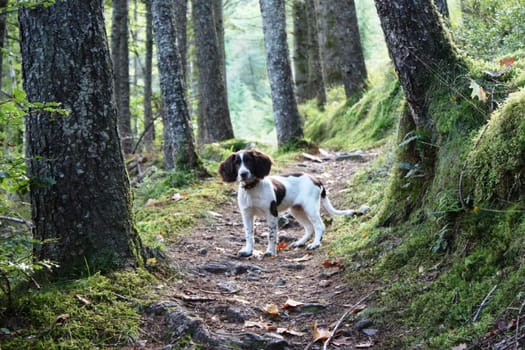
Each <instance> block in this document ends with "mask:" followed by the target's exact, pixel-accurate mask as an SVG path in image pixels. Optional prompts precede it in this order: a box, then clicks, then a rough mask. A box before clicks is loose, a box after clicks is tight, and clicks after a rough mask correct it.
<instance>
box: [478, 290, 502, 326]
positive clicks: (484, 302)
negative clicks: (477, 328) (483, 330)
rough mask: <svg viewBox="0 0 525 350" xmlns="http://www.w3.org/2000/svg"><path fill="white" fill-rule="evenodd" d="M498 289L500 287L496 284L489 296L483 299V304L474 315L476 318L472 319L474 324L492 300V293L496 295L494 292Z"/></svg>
mask: <svg viewBox="0 0 525 350" xmlns="http://www.w3.org/2000/svg"><path fill="white" fill-rule="evenodd" d="M496 288H498V285H497V284H496V285H495V286H494V287H492V289H491V290H490V292H489V293H488V294H487V296H486V297H485V299H483V301H482V302H481V304H479V307H478V310H477V311H476V313H475V314H474V317H472V322H476V321H477V320H478V317H479V314H480V313H481V310H482V309H483V308H484V307H485V306H486V305H487V304H488V302H489V299H490V296H491V295H492V293H494V291H495V290H496Z"/></svg>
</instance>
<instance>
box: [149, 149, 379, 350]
mask: <svg viewBox="0 0 525 350" xmlns="http://www.w3.org/2000/svg"><path fill="white" fill-rule="evenodd" d="M376 155H377V153H376V151H367V152H359V153H357V154H353V155H351V156H348V157H340V158H343V159H342V160H341V159H339V160H336V155H335V154H325V155H324V156H321V155H317V157H319V159H307V158H304V159H303V160H302V161H300V162H298V163H295V164H292V165H290V166H288V167H286V169H284V170H283V171H280V172H282V173H294V172H307V173H311V174H315V175H317V176H319V177H320V178H321V179H322V180H323V182H324V184H325V186H326V187H327V189H328V194H329V196H330V198H331V200H332V202H333V203H334V206H336V207H338V208H341V207H342V206H341V205H340V204H339V200H338V197H339V196H340V195H341V192H342V191H344V187H345V185H346V183H347V181H348V179H349V178H350V177H351V176H352V174H354V173H355V172H356V171H357V170H358V169H360V168H362V167H364V166H366V164H368V163H369V162H370V161H371V160H372V159H374V157H375V156H376ZM320 158H323V159H320ZM272 173H273V172H272ZM235 195H236V185H235V186H232V187H231V196H230V198H229V199H228V200H227V201H226V202H225V203H223V205H221V206H220V210H219V211H217V212H213V213H210V214H211V215H210V217H211V219H210V217H208V218H206V219H202V221H201V222H199V224H198V226H197V227H195V228H194V229H193V232H192V234H191V235H187V236H185V237H182V238H181V239H180V241H179V242H177V243H176V244H172V245H170V246H169V247H168V249H169V251H168V259H169V260H170V261H171V262H172V263H173V264H174V266H176V270H177V273H178V274H179V275H180V279H174V280H172V281H171V282H169V284H168V285H166V286H163V288H162V298H163V301H161V302H157V303H155V304H153V305H151V306H150V307H149V308H148V309H147V310H146V313H145V314H146V315H147V316H146V318H145V319H144V324H143V332H144V333H145V334H150V337H149V338H150V339H148V341H147V343H144V345H145V347H142V348H144V349H145V348H147V349H152V348H158V349H163V348H166V347H165V346H167V345H168V344H173V343H175V342H176V341H177V340H180V339H185V340H186V341H187V344H188V345H186V347H183V348H186V349H193V348H195V346H194V345H192V344H197V343H198V344H201V346H203V348H207V349H230V348H236V349H238V348H241V349H312V350H313V349H323V345H324V344H323V342H322V341H321V340H319V341H315V342H314V340H315V338H316V337H317V338H320V339H326V338H327V337H328V336H330V333H329V331H332V330H334V329H336V330H337V332H336V334H335V335H334V337H333V338H331V339H330V341H329V345H328V346H327V347H326V348H328V349H353V348H365V349H366V348H374V344H375V343H376V342H377V340H378V339H376V337H379V336H380V334H379V333H380V331H378V330H377V329H375V325H374V324H373V322H372V321H371V320H366V319H359V318H358V317H357V315H356V314H357V313H358V311H359V310H361V309H362V308H364V307H365V304H366V303H367V302H371V301H372V300H373V293H372V290H373V288H375V287H374V286H370V290H356V289H354V288H353V287H352V285H351V284H349V283H348V275H347V272H345V266H344V265H343V264H342V262H341V261H339V260H338V258H336V257H335V258H334V257H329V256H327V250H326V249H323V245H322V246H321V248H320V249H318V250H315V251H308V250H306V249H305V248H296V249H292V248H288V247H286V245H287V244H289V243H291V242H293V241H294V240H296V239H297V238H298V237H300V236H302V234H303V231H302V227H301V226H300V225H299V224H297V223H296V222H295V221H294V219H293V217H291V216H286V217H285V219H284V220H282V221H283V222H284V224H283V225H282V227H280V230H279V236H280V240H281V242H284V243H282V244H281V245H280V247H281V248H282V249H280V250H279V251H278V254H277V257H274V258H263V257H262V255H263V251H264V249H265V247H266V236H265V235H266V234H267V226H266V223H265V222H264V221H263V220H262V219H257V220H256V223H255V228H256V244H255V249H256V252H255V254H254V255H253V256H252V257H249V258H240V257H238V256H237V255H236V253H237V251H238V250H239V249H240V248H241V247H242V245H243V244H244V233H243V226H242V221H241V217H240V213H239V209H238V207H237V202H236V196H235ZM362 204H365V203H354V206H353V209H358V208H359V207H360V206H361V205H362ZM323 217H324V218H325V219H326V218H327V216H326V215H323ZM365 219H366V218H364V217H358V218H352V219H347V218H341V217H339V218H334V220H365ZM332 239H333V237H331V227H330V224H327V231H326V234H325V239H324V241H325V242H326V241H331V240H332ZM325 246H326V245H325ZM360 300H361V301H362V302H360ZM346 313H348V315H347V316H348V317H344V316H345V314H346ZM343 318H344V319H343ZM338 322H339V324H338ZM190 334H191V338H190V336H189V335H190ZM146 344H147V345H146ZM202 344H204V345H202ZM139 348H140V347H139ZM167 348H170V347H167ZM176 348H178V347H176ZM201 348H202V347H201Z"/></svg>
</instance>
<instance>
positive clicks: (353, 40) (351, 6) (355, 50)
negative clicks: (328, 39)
mask: <svg viewBox="0 0 525 350" xmlns="http://www.w3.org/2000/svg"><path fill="white" fill-rule="evenodd" d="M334 7H335V18H336V31H335V36H336V38H337V43H338V45H337V47H338V51H339V57H340V64H341V74H342V81H343V85H344V87H345V94H346V97H350V96H352V95H353V94H355V93H357V92H359V91H362V90H363V88H364V87H365V85H366V80H367V72H366V65H365V57H364V55H363V47H362V46H361V37H360V35H359V26H358V23H357V14H356V9H355V3H354V0H335V1H334Z"/></svg>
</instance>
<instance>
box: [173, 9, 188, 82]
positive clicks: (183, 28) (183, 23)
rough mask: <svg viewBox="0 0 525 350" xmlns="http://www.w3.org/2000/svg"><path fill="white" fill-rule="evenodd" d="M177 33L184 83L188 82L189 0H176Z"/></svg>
mask: <svg viewBox="0 0 525 350" xmlns="http://www.w3.org/2000/svg"><path fill="white" fill-rule="evenodd" d="M173 5H174V6H175V8H174V13H175V33H176V36H177V47H178V48H179V54H180V59H181V65H182V72H183V74H182V76H183V77H184V85H185V86H187V82H188V30H187V25H188V0H174V1H173Z"/></svg>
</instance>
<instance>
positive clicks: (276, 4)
mask: <svg viewBox="0 0 525 350" xmlns="http://www.w3.org/2000/svg"><path fill="white" fill-rule="evenodd" d="M259 4H260V7H261V14H262V22H263V32H264V46H265V48H266V64H267V70H268V77H269V80H270V89H271V93H272V106H273V114H274V117H275V126H276V131H277V144H278V145H279V146H280V147H281V146H285V145H292V144H297V143H298V142H300V141H301V140H302V139H303V125H302V120H301V117H300V115H299V111H298V109H297V102H296V101H295V95H294V91H293V81H292V69H291V66H290V59H289V50H288V43H287V41H286V16H285V4H284V0H260V1H259Z"/></svg>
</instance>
